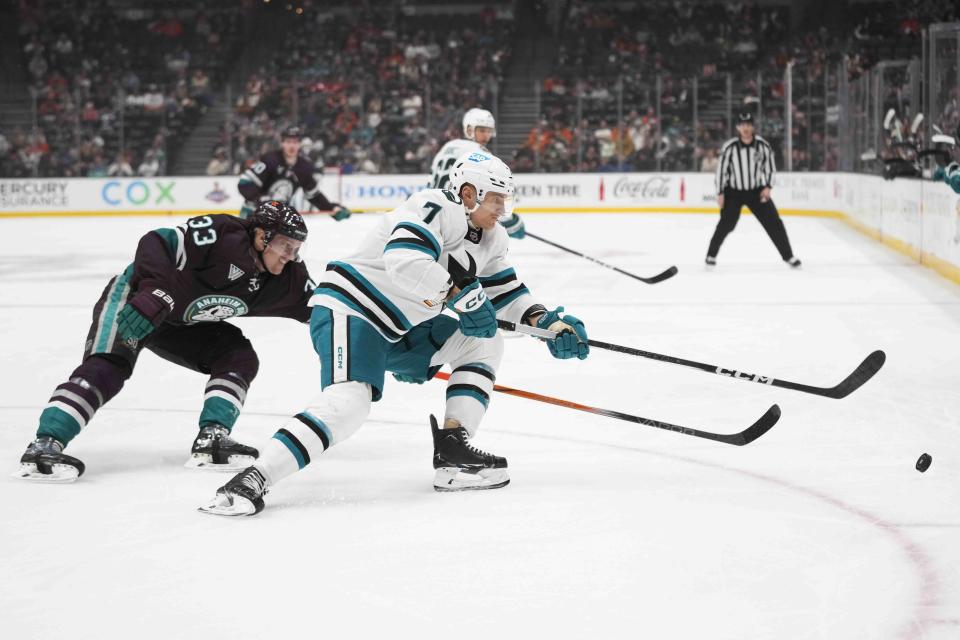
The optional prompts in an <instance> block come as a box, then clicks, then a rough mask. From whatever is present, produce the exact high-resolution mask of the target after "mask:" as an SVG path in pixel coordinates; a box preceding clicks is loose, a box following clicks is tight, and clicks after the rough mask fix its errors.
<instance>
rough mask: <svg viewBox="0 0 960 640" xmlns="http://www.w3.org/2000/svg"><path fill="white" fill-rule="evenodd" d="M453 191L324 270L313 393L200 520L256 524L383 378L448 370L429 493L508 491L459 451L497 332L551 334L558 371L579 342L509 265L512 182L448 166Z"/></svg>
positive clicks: (408, 210) (316, 308)
mask: <svg viewBox="0 0 960 640" xmlns="http://www.w3.org/2000/svg"><path fill="white" fill-rule="evenodd" d="M450 186H451V188H452V190H441V189H429V190H425V191H421V192H420V193H417V194H414V195H412V196H410V198H409V199H408V200H407V201H406V202H404V203H403V204H402V205H401V206H399V207H397V208H396V209H395V210H394V211H393V212H391V213H390V214H388V215H386V216H384V218H383V221H382V222H381V223H380V225H379V227H378V228H377V229H375V230H374V231H373V232H371V234H370V235H369V236H368V237H367V238H366V239H365V240H364V242H363V243H362V244H361V246H360V247H359V249H358V250H357V251H356V252H355V253H354V254H353V255H351V256H350V257H348V258H346V259H344V260H340V261H333V262H331V263H329V264H328V265H327V270H326V274H325V277H323V278H321V280H320V283H319V285H318V287H317V289H316V291H315V293H314V296H313V301H312V305H313V315H312V318H311V322H310V331H311V337H312V339H313V346H314V349H315V350H316V352H317V354H318V355H319V356H320V362H321V387H322V389H323V391H322V393H321V394H320V396H319V398H318V399H317V400H316V401H315V402H314V403H313V404H312V405H311V406H309V407H307V408H306V409H305V410H304V411H301V412H300V413H298V414H297V415H296V416H294V417H293V418H291V419H290V420H288V421H287V423H286V424H284V425H283V427H281V428H280V429H279V430H278V431H277V432H276V434H274V436H273V438H272V439H271V440H270V441H269V442H268V444H266V445H264V446H263V447H261V449H260V451H261V455H260V458H259V459H258V460H257V462H256V463H255V464H254V465H253V466H251V467H248V468H247V469H246V470H244V471H243V472H241V473H239V474H238V475H237V476H235V477H234V478H233V479H232V480H230V482H228V483H227V484H226V485H225V486H223V487H221V488H220V489H219V490H218V491H217V495H216V496H215V497H214V498H213V500H212V501H210V502H209V503H208V504H206V505H204V506H202V507H200V510H201V511H204V512H207V513H213V514H217V515H253V514H255V513H259V512H260V511H261V510H262V509H263V507H264V503H263V495H264V494H265V493H266V491H267V488H268V487H272V486H274V485H275V484H276V483H277V482H279V481H280V480H282V479H283V478H285V477H287V476H289V475H291V474H293V473H295V472H296V471H298V470H300V469H302V468H304V467H305V466H306V465H307V464H309V463H310V461H311V460H313V459H315V458H316V457H318V456H319V455H320V454H321V453H323V452H324V451H326V450H327V449H328V448H329V447H331V446H332V445H334V444H337V443H339V442H342V441H343V440H345V439H347V438H348V437H350V436H351V435H352V434H353V433H354V432H356V430H357V429H358V428H359V427H360V425H361V424H363V422H364V420H365V419H366V417H367V414H368V412H369V411H370V406H371V403H372V402H376V401H378V400H379V399H380V397H381V395H382V393H383V383H384V374H385V372H386V371H391V372H393V373H394V375H395V377H397V378H398V379H402V380H404V381H408V382H424V381H426V380H429V379H431V378H432V377H433V376H434V375H436V373H437V371H439V369H440V367H441V366H442V365H444V364H449V365H450V367H451V369H452V373H451V375H450V380H449V382H448V384H447V390H446V406H445V412H444V418H443V421H442V423H439V424H438V422H437V420H436V419H435V418H434V417H433V416H430V422H431V429H432V432H433V440H434V456H433V466H434V469H435V475H434V488H435V489H436V490H438V491H460V490H468V489H495V488H498V487H502V486H505V485H506V484H507V483H508V482H509V481H510V480H509V475H508V473H507V461H506V459H504V458H502V457H500V456H494V455H491V454H489V453H485V452H483V451H480V450H478V449H476V448H474V447H472V446H471V445H470V443H469V440H470V438H471V437H472V436H475V435H476V433H477V429H478V428H479V427H480V422H481V420H482V419H483V416H484V414H485V412H486V409H487V405H488V404H489V402H490V394H491V392H492V391H493V384H494V380H495V378H496V373H497V369H498V368H499V366H500V359H501V356H502V354H503V343H504V341H503V338H502V337H501V336H500V335H499V334H498V333H497V319H498V318H499V319H503V320H508V321H511V322H517V323H519V322H524V323H527V324H530V325H534V326H538V327H541V328H547V329H550V330H552V331H557V332H559V333H558V335H557V337H556V338H555V339H554V340H552V341H548V342H547V347H548V348H549V351H550V353H551V354H552V355H553V356H554V357H555V358H560V359H564V358H580V359H584V358H586V357H587V355H588V353H589V347H588V345H587V332H586V329H585V328H584V325H583V322H581V321H580V320H578V319H577V318H575V317H573V316H570V315H564V313H563V307H557V308H555V309H553V310H547V308H546V307H545V306H543V305H542V304H538V303H537V302H535V301H534V298H533V296H532V295H531V294H530V291H529V290H528V289H527V287H526V286H525V285H524V284H523V283H522V282H521V281H520V279H519V278H518V276H517V274H516V272H515V271H514V269H513V267H511V266H510V264H509V263H508V262H507V259H506V256H507V247H508V244H509V240H508V238H507V234H506V231H505V230H504V229H503V228H502V227H501V226H499V225H498V223H497V221H498V220H499V219H500V218H501V217H503V216H504V215H508V214H509V212H510V209H511V207H512V199H513V176H512V175H511V174H510V169H509V168H508V167H507V166H506V165H505V164H504V163H503V162H502V161H501V160H499V159H498V158H495V157H493V156H491V155H489V154H487V153H483V152H480V151H477V152H473V153H471V154H469V155H468V156H466V157H464V158H462V159H460V160H458V161H457V162H456V163H454V165H453V167H452V171H451V178H450ZM445 307H446V308H448V309H450V310H452V311H453V312H454V313H455V314H456V318H454V317H452V316H450V315H444V314H443V313H442V311H443V309H444V308H445Z"/></svg>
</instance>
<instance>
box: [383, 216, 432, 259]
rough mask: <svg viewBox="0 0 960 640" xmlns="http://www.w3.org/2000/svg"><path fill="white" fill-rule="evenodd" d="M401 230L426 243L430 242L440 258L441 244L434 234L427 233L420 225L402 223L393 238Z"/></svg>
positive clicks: (394, 232) (396, 227)
mask: <svg viewBox="0 0 960 640" xmlns="http://www.w3.org/2000/svg"><path fill="white" fill-rule="evenodd" d="M400 230H403V231H408V232H409V233H412V234H413V235H415V236H417V237H418V238H420V239H421V240H423V241H424V242H428V243H430V244H431V245H433V248H434V251H436V254H437V256H438V257H439V255H440V252H441V247H440V243H439V242H437V239H436V238H434V237H433V234H432V233H430V232H429V231H427V230H426V229H425V228H424V227H421V226H420V225H418V224H415V223H413V222H401V223H400V224H398V225H397V226H395V227H394V228H393V232H392V233H391V237H392V236H393V235H394V234H396V233H397V231H400Z"/></svg>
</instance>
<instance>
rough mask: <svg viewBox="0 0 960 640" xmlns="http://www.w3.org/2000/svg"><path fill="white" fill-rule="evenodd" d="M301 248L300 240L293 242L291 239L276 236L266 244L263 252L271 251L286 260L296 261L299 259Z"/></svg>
mask: <svg viewBox="0 0 960 640" xmlns="http://www.w3.org/2000/svg"><path fill="white" fill-rule="evenodd" d="M301 247H303V242H302V241H301V240H294V239H293V238H288V237H287V236H284V235H280V234H277V235H275V236H274V237H273V239H272V240H270V242H269V243H267V248H266V249H265V251H272V252H274V253H276V254H278V255H280V256H283V257H285V258H287V259H288V260H297V259H299V257H300V249H301Z"/></svg>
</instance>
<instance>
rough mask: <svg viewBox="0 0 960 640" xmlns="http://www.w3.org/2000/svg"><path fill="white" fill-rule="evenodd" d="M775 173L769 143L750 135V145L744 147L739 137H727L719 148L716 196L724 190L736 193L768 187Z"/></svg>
mask: <svg viewBox="0 0 960 640" xmlns="http://www.w3.org/2000/svg"><path fill="white" fill-rule="evenodd" d="M776 171H777V167H776V165H775V164H774V160H773V148H772V147H771V146H770V143H769V142H767V141H766V140H764V139H763V138H761V137H760V136H753V142H751V143H750V144H744V143H743V142H741V141H740V138H731V139H730V140H727V141H726V142H725V143H724V144H723V146H722V147H721V148H720V164H719V165H717V179H716V182H717V194H722V193H723V190H724V189H726V188H728V187H729V188H730V189H736V190H737V191H751V190H754V189H762V188H764V187H772V186H773V175H774V174H775V173H776Z"/></svg>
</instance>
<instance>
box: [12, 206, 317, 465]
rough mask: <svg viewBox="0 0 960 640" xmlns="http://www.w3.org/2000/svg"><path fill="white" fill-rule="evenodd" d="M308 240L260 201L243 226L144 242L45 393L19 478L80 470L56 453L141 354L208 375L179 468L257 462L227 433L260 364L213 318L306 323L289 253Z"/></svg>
mask: <svg viewBox="0 0 960 640" xmlns="http://www.w3.org/2000/svg"><path fill="white" fill-rule="evenodd" d="M306 239H307V227H306V225H305V224H304V222H303V218H302V217H301V216H300V214H299V213H297V211H296V209H294V208H293V207H291V206H290V205H288V204H286V203H284V202H279V201H276V200H270V201H266V202H262V203H260V205H259V206H258V207H257V209H256V211H255V212H254V214H253V215H252V216H251V217H250V218H249V219H248V220H240V219H239V218H236V217H234V216H231V215H226V214H218V215H212V216H200V217H197V218H191V219H190V220H187V222H186V224H184V225H181V226H179V227H177V228H175V229H156V230H154V231H151V232H150V233H148V234H146V235H145V236H143V238H141V239H140V243H139V245H138V246H137V252H136V257H135V258H134V261H133V263H132V264H131V265H130V266H128V267H127V268H126V269H125V270H124V271H123V273H121V274H119V275H117V276H115V277H114V278H112V279H111V280H110V282H109V283H108V284H107V287H106V288H105V289H104V290H103V294H102V295H101V296H100V300H99V301H98V302H97V304H96V305H95V306H94V309H93V324H92V325H91V326H90V332H89V333H88V334H87V342H86V346H85V348H84V352H83V362H82V363H81V364H80V366H79V367H77V368H76V369H74V371H73V373H71V374H70V376H69V378H68V379H67V381H66V382H64V383H62V384H61V385H60V386H58V387H57V388H56V390H55V391H54V392H53V395H52V396H51V397H50V401H49V403H48V404H47V406H46V408H44V410H43V412H42V413H41V414H40V424H39V427H38V428H37V437H36V440H34V441H33V442H32V443H30V445H29V446H28V447H27V450H26V452H25V453H24V454H23V457H22V458H21V459H20V470H19V471H18V473H17V474H16V475H17V476H18V477H20V478H23V479H25V480H38V481H44V482H71V481H73V480H76V479H77V477H79V476H80V475H81V474H83V471H84V465H83V463H82V462H80V461H79V460H77V459H76V458H73V457H71V456H68V455H65V454H64V453H62V451H63V449H64V447H66V446H67V444H68V443H69V442H70V441H71V440H73V438H74V437H76V435H77V434H78V433H80V430H81V429H83V427H85V426H86V425H87V423H89V422H90V420H91V419H92V418H93V415H94V414H95V413H96V412H97V410H98V409H100V407H102V406H103V405H104V404H106V403H107V402H109V401H110V399H111V398H113V397H114V396H115V395H117V393H118V392H119V391H120V389H121V388H122V387H123V384H124V382H126V380H127V379H128V378H129V377H130V376H131V375H132V373H133V368H134V366H135V365H136V362H137V357H138V356H139V355H140V351H141V350H142V349H143V348H147V349H149V350H150V351H153V352H154V353H156V354H157V355H158V356H160V357H161V358H163V359H165V360H169V361H170V362H173V363H175V364H179V365H180V366H183V367H187V368H188V369H193V370H194V371H199V372H201V373H205V374H208V375H209V376H210V377H209V380H208V381H207V384H206V388H205V391H204V402H203V410H202V411H201V413H200V421H199V422H200V433H199V434H198V435H197V437H196V439H195V440H194V443H193V449H192V457H191V458H190V460H189V461H188V462H187V466H189V467H197V468H200V467H209V468H213V469H217V468H220V469H235V468H242V467H243V466H245V465H247V464H249V463H250V462H251V461H253V460H254V459H256V457H257V455H258V454H257V450H256V449H254V448H252V447H246V446H244V445H241V444H239V443H237V442H235V441H234V440H233V439H232V438H230V430H231V429H232V428H233V425H234V423H235V422H236V420H237V417H238V416H239V415H240V409H241V408H242V407H243V403H244V400H245V399H246V396H247V391H248V389H249V387H250V383H252V382H253V379H254V377H256V375H257V369H258V367H259V361H258V359H257V354H256V352H255V351H254V350H253V346H252V345H251V344H250V341H249V340H247V338H246V337H244V335H243V332H241V331H240V329H238V328H237V327H235V326H234V325H232V324H230V323H228V322H222V320H227V319H229V318H235V317H239V316H242V315H252V316H274V317H284V318H293V319H295V320H299V321H301V322H306V321H307V319H308V318H309V316H310V309H309V307H308V306H307V303H308V302H309V299H310V294H311V292H312V291H313V286H314V285H313V282H311V280H310V276H309V274H308V273H307V267H306V265H304V263H303V262H301V261H300V259H299V257H298V253H299V250H300V246H301V245H302V244H303V241H304V240H306Z"/></svg>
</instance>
